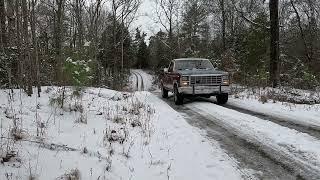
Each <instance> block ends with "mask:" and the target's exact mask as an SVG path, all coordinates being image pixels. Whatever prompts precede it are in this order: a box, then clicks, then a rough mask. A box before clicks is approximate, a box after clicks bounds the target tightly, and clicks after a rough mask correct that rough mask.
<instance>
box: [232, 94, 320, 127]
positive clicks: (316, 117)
mask: <svg viewBox="0 0 320 180" xmlns="http://www.w3.org/2000/svg"><path fill="white" fill-rule="evenodd" d="M267 91H268V90H267V89H265V90H261V91H260V92H258V93H257V92H256V93H253V92H252V91H250V90H245V91H242V92H240V93H237V94H235V95H233V96H231V97H230V99H229V102H228V104H229V105H232V106H234V107H240V108H243V109H247V110H250V111H254V112H258V113H261V114H265V115H268V116H271V117H276V118H278V119H281V120H283V121H288V122H290V123H294V124H299V125H302V126H306V127H312V128H314V129H318V130H320V104H312V105H310V104H295V103H290V102H280V101H274V100H271V99H269V100H264V102H261V96H265V94H266V92H267ZM279 91H280V90H279ZM292 91H294V94H295V96H293V95H291V96H290V98H291V99H297V100H295V101H300V102H301V101H302V100H299V99H305V100H307V99H309V100H308V101H318V100H319V99H320V97H318V94H317V93H316V92H311V91H302V90H295V89H293V90H292Z"/></svg>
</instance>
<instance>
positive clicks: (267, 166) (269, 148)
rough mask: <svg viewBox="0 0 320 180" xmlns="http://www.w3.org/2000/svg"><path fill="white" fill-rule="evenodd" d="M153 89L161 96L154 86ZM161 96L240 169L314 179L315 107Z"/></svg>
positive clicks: (317, 159) (318, 162)
mask: <svg viewBox="0 0 320 180" xmlns="http://www.w3.org/2000/svg"><path fill="white" fill-rule="evenodd" d="M138 73H140V74H143V72H141V71H140V72H139V71H138ZM142 77H146V75H144V76H142ZM138 81H139V80H138ZM143 81H144V82H146V81H148V79H146V78H143ZM153 94H155V95H156V96H158V97H159V98H160V97H161V95H160V92H158V91H155V92H153ZM163 100H164V101H165V102H166V103H167V104H168V105H169V106H171V107H172V108H173V109H174V110H176V111H177V112H179V113H180V114H181V115H182V116H183V117H184V118H185V119H186V121H187V122H188V123H189V124H190V125H192V126H194V127H196V128H198V129H199V130H201V132H202V134H203V136H205V137H206V138H207V139H209V140H210V141H212V142H215V143H214V144H215V145H216V143H217V142H218V144H219V145H220V147H221V148H223V149H224V150H225V151H226V153H227V154H228V156H230V157H232V158H233V159H234V160H235V161H236V162H237V163H238V168H239V169H240V171H241V170H242V169H250V170H251V174H253V176H254V177H255V178H258V179H320V131H319V129H318V128H317V126H316V125H317V123H319V122H320V121H319V122H317V118H316V117H317V114H318V112H317V110H315V111H312V112H305V111H304V110H303V109H302V110H301V109H299V112H298V113H297V112H295V111H294V110H295V109H293V110H291V111H293V113H291V111H288V112H285V113H283V112H281V111H280V110H279V109H281V105H278V106H276V107H272V108H269V109H267V108H265V109H264V110H265V111H263V107H262V108H259V105H258V104H257V105H255V106H256V108H251V107H250V106H249V105H247V106H246V104H245V105H242V104H244V103H243V102H241V100H239V99H232V98H231V101H230V103H228V104H226V105H224V106H219V105H216V104H215V99H214V98H213V99H203V98H199V99H196V100H195V101H194V100H186V101H185V105H183V106H176V105H174V103H173V101H172V98H171V97H169V99H163ZM247 104H250V103H247ZM273 106H275V105H273ZM261 109H262V110H261ZM274 109H276V110H274ZM304 113H305V115H304ZM295 114H299V115H298V116H297V117H298V118H295ZM303 117H306V120H304V119H303ZM297 119H298V120H297Z"/></svg>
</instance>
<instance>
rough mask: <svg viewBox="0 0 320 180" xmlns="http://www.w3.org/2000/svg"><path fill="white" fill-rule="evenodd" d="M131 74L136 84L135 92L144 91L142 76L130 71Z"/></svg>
mask: <svg viewBox="0 0 320 180" xmlns="http://www.w3.org/2000/svg"><path fill="white" fill-rule="evenodd" d="M131 73H132V74H133V75H134V76H135V77H136V80H137V82H136V88H137V90H136V91H144V90H145V87H144V82H143V77H142V75H141V74H140V73H139V72H138V71H135V70H132V71H131ZM139 82H140V83H139ZM139 84H140V87H139Z"/></svg>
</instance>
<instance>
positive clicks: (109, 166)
mask: <svg viewBox="0 0 320 180" xmlns="http://www.w3.org/2000/svg"><path fill="white" fill-rule="evenodd" d="M111 166H112V159H111V156H109V157H107V160H106V171H108V172H110V171H111Z"/></svg>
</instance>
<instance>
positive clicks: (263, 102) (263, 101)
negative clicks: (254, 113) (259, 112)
mask: <svg viewBox="0 0 320 180" xmlns="http://www.w3.org/2000/svg"><path fill="white" fill-rule="evenodd" d="M259 101H260V102H262V104H265V103H267V102H268V98H267V96H265V95H261V96H260V98H259Z"/></svg>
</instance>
